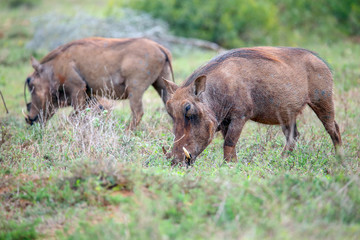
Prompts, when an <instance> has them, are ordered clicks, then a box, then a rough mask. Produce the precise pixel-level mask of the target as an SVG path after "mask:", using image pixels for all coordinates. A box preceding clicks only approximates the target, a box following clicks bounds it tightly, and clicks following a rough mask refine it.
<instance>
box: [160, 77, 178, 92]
mask: <svg viewBox="0 0 360 240" xmlns="http://www.w3.org/2000/svg"><path fill="white" fill-rule="evenodd" d="M163 80H164V83H165V87H166V91H167V92H168V93H169V95H172V94H173V93H174V92H175V91H176V89H178V88H179V87H178V86H177V85H176V84H175V83H173V82H170V81H168V80H166V79H165V78H163Z"/></svg>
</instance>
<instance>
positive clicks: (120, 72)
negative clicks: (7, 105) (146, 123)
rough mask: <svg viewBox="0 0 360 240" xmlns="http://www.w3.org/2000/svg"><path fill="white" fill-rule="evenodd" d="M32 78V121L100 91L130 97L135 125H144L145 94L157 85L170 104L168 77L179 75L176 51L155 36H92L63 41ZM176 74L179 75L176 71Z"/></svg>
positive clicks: (78, 107) (77, 106)
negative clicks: (174, 67)
mask: <svg viewBox="0 0 360 240" xmlns="http://www.w3.org/2000/svg"><path fill="white" fill-rule="evenodd" d="M31 64H32V66H33V68H34V69H35V71H34V72H33V73H32V74H31V75H30V76H29V77H28V78H27V79H26V82H25V84H26V85H28V87H29V90H30V92H31V103H29V104H28V106H27V107H28V111H29V114H28V115H26V114H25V120H26V122H27V123H29V124H33V122H36V121H41V122H45V121H46V120H48V119H49V118H50V117H51V116H52V115H53V114H54V113H55V111H56V109H57V108H59V107H62V106H69V105H71V106H73V107H74V109H75V113H76V112H78V110H81V109H83V108H84V107H85V106H86V104H87V103H88V102H89V100H90V99H92V98H93V96H94V95H98V96H99V95H100V96H106V97H110V98H113V99H129V100H130V107H131V111H132V120H131V123H130V126H129V127H130V128H131V129H133V128H134V127H136V126H137V125H138V123H139V122H140V120H141V117H142V115H143V113H144V111H143V106H142V96H143V94H144V92H145V90H146V89H147V88H148V87H149V86H150V85H152V86H153V87H154V88H155V89H156V91H157V92H158V93H159V94H160V95H161V97H162V99H163V101H164V103H165V102H166V100H167V98H168V94H167V91H166V88H165V84H164V80H163V78H166V79H170V73H171V74H172V75H173V71H172V66H171V54H170V52H169V51H168V50H167V49H166V48H164V47H163V46H161V45H159V44H157V43H156V42H153V41H151V40H149V39H144V38H135V39H106V38H88V39H82V40H77V41H73V42H70V43H67V44H65V45H62V46H60V47H58V48H56V49H55V50H53V51H52V52H50V53H49V54H48V55H47V56H45V57H44V58H43V59H42V60H41V62H40V63H39V62H38V61H37V60H35V59H34V58H32V59H31ZM172 77H173V76H172Z"/></svg>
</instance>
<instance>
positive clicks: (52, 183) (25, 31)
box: [0, 0, 360, 239]
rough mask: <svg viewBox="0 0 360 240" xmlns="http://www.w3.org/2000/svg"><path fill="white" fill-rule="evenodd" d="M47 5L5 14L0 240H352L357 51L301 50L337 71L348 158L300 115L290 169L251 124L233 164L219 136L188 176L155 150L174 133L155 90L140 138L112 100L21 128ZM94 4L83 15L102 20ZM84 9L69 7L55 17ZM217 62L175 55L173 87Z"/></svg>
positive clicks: (356, 193)
mask: <svg viewBox="0 0 360 240" xmlns="http://www.w3.org/2000/svg"><path fill="white" fill-rule="evenodd" d="M43 2H44V4H43V5H40V6H38V7H34V8H31V9H28V8H24V7H20V8H17V9H8V8H7V7H5V6H1V8H0V90H1V91H2V92H3V94H4V97H5V99H6V103H7V105H8V108H9V110H10V114H8V115H7V114H6V113H5V109H4V107H3V106H2V105H1V104H0V116H1V118H0V133H1V134H0V239H36V238H39V239H49V238H50V239H205V238H206V239H359V237H360V179H359V173H360V147H359V146H360V139H359V136H360V128H359V123H360V88H359V83H360V68H359V63H360V45H359V43H356V42H351V41H349V40H341V41H340V40H339V42H338V43H332V44H331V45H328V44H325V43H321V42H320V43H319V42H318V43H299V44H298V46H299V47H304V48H308V49H311V50H313V51H316V52H318V53H319V54H320V56H322V57H323V58H325V59H327V60H328V61H329V63H330V64H331V65H332V67H333V71H334V78H335V91H334V92H335V105H336V120H337V122H338V123H339V125H340V129H341V133H342V138H343V150H344V158H343V159H337V158H336V157H335V155H334V150H333V146H332V143H331V140H330V137H329V136H328V134H327V133H326V132H325V129H324V127H323V126H322V125H321V123H320V121H319V120H318V119H317V117H316V116H315V114H314V113H313V112H312V111H311V110H310V109H309V108H306V109H305V110H304V112H303V115H302V116H301V117H299V119H298V127H299V131H300V134H301V136H300V139H299V142H298V145H297V148H296V150H295V151H294V152H293V153H292V154H291V156H289V157H288V158H282V157H281V151H282V148H283V145H284V136H283V134H282V132H281V130H280V128H279V127H276V126H265V125H260V124H256V123H253V122H249V123H247V125H246V126H245V128H244V131H243V133H242V135H241V138H240V140H239V143H238V145H237V148H236V149H237V153H238V157H239V162H238V163H236V164H231V165H226V164H222V156H223V153H222V144H223V140H222V138H221V136H220V134H219V135H218V136H217V137H216V138H215V139H214V141H213V142H212V143H211V145H210V146H209V147H208V148H207V149H206V150H205V151H204V152H203V153H202V154H201V155H200V156H199V158H198V159H197V161H196V163H195V165H194V166H193V167H191V168H188V169H185V168H171V167H170V164H169V162H168V161H167V160H166V159H165V158H164V156H163V153H162V146H164V147H165V148H166V149H168V148H170V147H171V145H172V142H173V138H174V136H173V134H172V123H171V119H170V117H169V116H168V115H167V113H166V111H165V108H164V106H163V104H162V102H161V100H160V98H159V97H158V96H157V94H156V92H155V91H154V90H153V89H152V88H151V89H149V90H148V91H147V92H146V94H145V97H144V99H143V101H144V106H145V114H144V117H143V119H142V122H141V124H140V126H139V127H138V129H137V130H136V131H135V132H131V133H128V132H126V131H125V129H126V127H127V125H128V124H129V119H130V109H129V106H128V102H127V101H122V102H110V101H109V102H108V105H109V106H111V107H112V110H110V111H108V112H103V113H101V114H95V113H92V112H91V111H84V112H83V114H81V115H80V116H79V117H78V119H76V120H74V121H71V122H69V121H68V120H67V116H68V114H69V113H70V112H71V109H70V108H66V109H62V110H60V111H59V112H58V113H57V114H56V115H55V116H54V117H53V118H52V119H51V120H50V121H49V123H48V124H47V126H46V127H45V128H42V127H40V126H39V125H35V126H32V127H29V126H27V125H26V124H25V121H24V119H23V117H22V114H21V109H22V108H25V102H24V99H23V84H24V81H25V79H26V77H27V75H28V74H29V73H31V71H32V70H31V66H30V62H29V57H30V56H31V55H32V54H33V55H35V56H37V57H38V58H41V57H42V56H43V54H44V53H43V52H31V51H30V50H27V49H25V44H26V42H27V41H29V40H30V39H31V38H32V31H33V29H32V23H31V21H30V19H31V17H32V16H37V15H40V14H43V13H45V11H46V10H47V9H49V8H53V9H55V7H54V6H53V5H52V4H54V2H55V1H43ZM45 2H46V3H45ZM84 2H85V3H87V2H91V1H82V3H84ZM98 2H99V4H95V5H91V6H92V7H85V9H86V10H87V11H88V12H89V13H91V14H94V15H99V11H101V9H103V6H102V5H101V4H100V3H101V1H98ZM85 3H84V5H85ZM76 4H78V5H76ZM86 6H89V5H86ZM79 7H80V4H79V3H77V1H70V0H68V1H64V3H63V4H62V5H59V6H57V7H56V9H57V11H67V10H68V9H69V12H70V13H71V12H73V11H75V10H74V9H77V8H79ZM100 15H101V14H100ZM324 42H326V41H325V40H324ZM215 55H216V53H215V52H203V51H200V50H194V51H189V52H185V53H182V54H175V56H174V63H173V65H174V71H175V76H176V82H177V83H181V82H182V81H183V80H184V79H185V78H186V77H187V76H188V75H189V74H191V73H192V71H193V70H195V69H196V68H197V67H198V66H200V65H201V64H203V63H205V62H206V61H208V60H209V59H210V58H211V57H213V56H215Z"/></svg>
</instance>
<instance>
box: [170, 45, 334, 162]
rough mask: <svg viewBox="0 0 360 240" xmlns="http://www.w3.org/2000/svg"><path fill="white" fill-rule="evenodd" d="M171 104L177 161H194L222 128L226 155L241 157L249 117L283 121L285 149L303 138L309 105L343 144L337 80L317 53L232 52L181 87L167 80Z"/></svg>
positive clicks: (283, 50) (277, 50)
mask: <svg viewBox="0 0 360 240" xmlns="http://www.w3.org/2000/svg"><path fill="white" fill-rule="evenodd" d="M166 88H167V92H168V93H169V95H170V97H169V100H168V101H167V103H166V108H167V111H168V113H169V114H170V116H171V118H172V119H173V123H174V127H173V131H174V134H175V140H174V146H173V149H172V152H171V153H169V155H168V156H170V157H172V158H173V160H172V163H173V164H178V163H181V164H184V163H186V164H191V163H193V162H194V160H195V158H196V157H197V156H198V155H199V154H200V153H201V152H202V151H203V150H204V149H205V148H206V147H207V146H208V145H209V143H210V142H211V140H212V139H213V137H214V134H215V132H216V131H221V133H222V135H223V136H224V140H225V141H224V159H225V160H226V161H230V160H236V151H235V145H236V143H237V141H238V139H239V137H240V133H241V130H242V128H243V126H244V124H245V123H246V121H248V120H253V121H255V122H259V123H263V124H270V125H281V127H282V131H283V132H284V134H285V137H286V145H285V148H284V151H285V153H286V152H287V151H292V150H293V148H294V146H295V142H296V140H297V138H298V136H299V133H298V131H297V128H296V117H297V116H298V114H299V113H301V111H302V109H303V108H304V107H305V106H306V104H307V105H309V106H310V107H311V108H312V109H313V111H314V112H315V113H316V115H317V116H318V118H319V119H320V120H321V122H322V123H323V125H324V127H325V129H326V131H327V132H328V133H329V135H330V137H331V139H332V141H333V144H334V146H335V149H337V148H338V147H339V146H340V145H341V136H340V131H339V126H338V124H337V123H336V122H335V120H334V115H335V113H334V103H333V78H332V74H331V71H330V69H329V67H328V66H327V64H326V63H325V61H324V60H322V59H321V58H320V57H318V56H317V55H316V54H315V53H314V52H311V51H308V50H305V49H299V48H285V47H255V48H242V49H234V50H231V51H228V52H226V53H224V54H222V55H220V56H218V57H215V58H214V59H212V60H211V61H210V62H209V63H207V64H206V65H204V66H203V67H201V68H199V69H197V70H196V71H195V72H194V73H193V74H192V75H191V76H190V77H189V78H188V79H187V80H186V81H185V82H184V83H183V85H182V86H180V87H178V86H177V85H175V84H174V83H172V82H169V81H167V82H166Z"/></svg>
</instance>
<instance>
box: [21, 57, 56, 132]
mask: <svg viewBox="0 0 360 240" xmlns="http://www.w3.org/2000/svg"><path fill="white" fill-rule="evenodd" d="M31 65H32V67H33V68H34V70H35V71H34V72H33V73H32V74H31V75H30V76H29V77H28V78H27V79H26V82H25V86H24V95H25V92H26V89H25V88H26V86H28V88H29V91H30V93H31V102H30V103H27V104H26V108H27V111H28V114H26V113H24V111H23V114H24V117H25V121H26V122H27V123H28V124H30V125H32V124H33V123H34V122H42V123H44V122H46V120H48V119H49V118H50V117H51V116H52V115H53V114H54V106H53V104H52V101H51V100H52V94H51V89H52V86H51V79H52V70H51V67H50V66H45V65H44V64H40V63H39V62H38V61H37V60H36V59H35V58H33V57H32V58H31ZM25 101H26V97H25Z"/></svg>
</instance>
